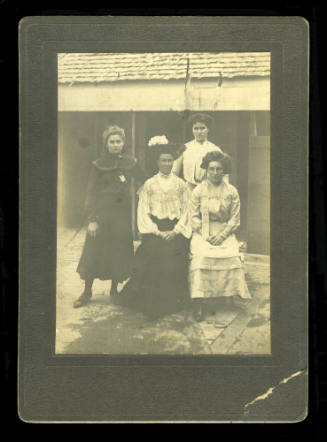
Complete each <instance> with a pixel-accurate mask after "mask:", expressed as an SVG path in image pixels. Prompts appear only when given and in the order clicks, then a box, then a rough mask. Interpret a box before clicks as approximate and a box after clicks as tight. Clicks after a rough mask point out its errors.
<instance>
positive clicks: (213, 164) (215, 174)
mask: <svg viewBox="0 0 327 442" xmlns="http://www.w3.org/2000/svg"><path fill="white" fill-rule="evenodd" d="M223 176H224V168H223V165H222V164H221V163H220V162H219V161H210V163H209V165H208V169H207V178H208V180H209V181H210V182H211V183H212V184H220V183H221V180H222V178H223Z"/></svg>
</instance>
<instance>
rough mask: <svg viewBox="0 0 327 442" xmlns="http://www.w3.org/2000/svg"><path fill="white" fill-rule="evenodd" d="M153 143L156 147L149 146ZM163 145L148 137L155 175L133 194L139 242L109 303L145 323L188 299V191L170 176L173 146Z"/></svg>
mask: <svg viewBox="0 0 327 442" xmlns="http://www.w3.org/2000/svg"><path fill="white" fill-rule="evenodd" d="M156 139H157V141H158V142H159V143H160V144H155V143H156ZM150 141H151V140H150ZM165 141H167V143H168V140H166V139H165V137H154V143H153V144H154V145H150V147H149V148H148V149H149V150H151V151H152V154H153V153H155V157H156V163H157V173H156V174H155V175H154V176H153V177H152V178H150V179H148V180H147V181H146V182H145V183H144V185H143V187H142V189H141V192H140V195H139V204H138V212H137V223H138V229H139V232H140V233H141V234H142V243H141V245H140V246H139V248H138V249H137V252H136V256H135V267H134V269H133V272H132V276H131V278H130V280H129V281H128V283H127V284H126V286H125V287H124V289H123V290H122V292H121V294H120V296H119V297H118V298H116V299H114V300H113V302H114V303H118V304H120V305H124V306H126V307H129V308H132V309H134V310H137V311H141V312H143V313H144V314H146V316H148V317H149V318H150V319H156V318H158V317H160V316H164V315H166V314H169V313H174V312H177V311H179V310H181V309H183V308H184V307H185V305H186V303H187V302H188V300H189V294H188V282H187V274H188V263H189V258H188V253H189V239H190V237H191V233H192V229H191V224H190V217H189V202H190V192H189V190H188V188H187V185H186V184H185V182H184V181H183V180H182V179H181V178H178V177H177V176H176V175H174V174H173V173H172V166H173V162H174V159H176V155H177V154H178V147H177V146H174V145H171V144H162V143H164V142H165ZM150 144H151V143H150ZM158 169H159V171H158Z"/></svg>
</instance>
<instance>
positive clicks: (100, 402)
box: [18, 16, 309, 422]
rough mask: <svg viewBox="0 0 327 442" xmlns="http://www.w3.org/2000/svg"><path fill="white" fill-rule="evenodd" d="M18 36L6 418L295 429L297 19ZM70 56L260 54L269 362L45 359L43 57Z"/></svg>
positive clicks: (299, 194)
mask: <svg viewBox="0 0 327 442" xmlns="http://www.w3.org/2000/svg"><path fill="white" fill-rule="evenodd" d="M19 40H20V42H19V53H20V54H19V57H20V104H19V110H20V211H21V212H20V214H21V217H20V299H19V366H18V409H19V416H20V418H21V419H22V420H24V421H27V422H299V421H301V420H303V419H304V418H305V417H306V415H307V400H308V399H307V396H308V386H307V367H308V357H307V356H308V354H307V351H308V348H307V342H308V336H307V335H308V324H307V320H308V312H307V217H308V215H307V205H308V191H307V184H308V168H307V167H308V165H307V158H308V48H309V28H308V23H307V22H306V21H305V20H304V19H302V18H300V17H118V16H117V17H112V16H111V17H68V16H66V17H27V18H25V19H23V20H22V21H21V23H20V27H19ZM79 51H80V52H86V51H87V52H110V51H113V52H144V51H146V52H161V51H165V52H169V51H172V52H175V51H176V52H177V51H181V52H182V51H188V52H190V51H200V52H202V51H203V52H208V51H234V52H235V51H249V52H250V51H270V52H271V57H272V58H271V60H272V68H271V309H272V310H271V324H272V326H271V333H272V354H271V356H255V355H254V356H251V357H250V356H239V355H235V356H214V355H212V356H210V357H209V356H126V355H125V356H119V355H117V356H109V355H94V356H89V355H78V356H76V355H72V356H70V355H65V356H63V355H55V353H54V330H55V312H56V222H57V218H56V216H57V214H56V201H57V199H56V198H57V77H56V72H57V71H56V63H57V57H56V54H57V53H58V52H79ZM250 403H251V404H252V405H253V406H251V407H249V406H248V405H247V404H250Z"/></svg>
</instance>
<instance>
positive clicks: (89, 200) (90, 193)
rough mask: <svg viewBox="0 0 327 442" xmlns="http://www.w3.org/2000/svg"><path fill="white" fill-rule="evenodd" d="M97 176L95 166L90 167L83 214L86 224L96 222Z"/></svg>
mask: <svg viewBox="0 0 327 442" xmlns="http://www.w3.org/2000/svg"><path fill="white" fill-rule="evenodd" d="M97 176H98V174H97V171H96V168H95V166H93V165H92V167H91V171H90V175H89V181H88V184H87V189H86V198H85V214H86V220H87V222H88V223H91V222H95V221H96V220H97V213H96V194H97Z"/></svg>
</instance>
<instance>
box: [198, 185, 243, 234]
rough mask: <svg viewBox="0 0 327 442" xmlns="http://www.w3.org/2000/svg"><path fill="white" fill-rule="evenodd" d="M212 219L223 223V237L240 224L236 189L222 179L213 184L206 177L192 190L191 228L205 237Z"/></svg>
mask: <svg viewBox="0 0 327 442" xmlns="http://www.w3.org/2000/svg"><path fill="white" fill-rule="evenodd" d="M212 221H213V222H214V221H218V222H220V223H223V224H224V228H223V230H222V232H221V236H222V237H223V238H227V237H228V236H229V235H230V234H232V233H233V232H234V231H235V230H236V229H237V228H238V227H239V225H240V198H239V195H238V191H237V189H236V188H235V187H234V186H232V185H231V184H229V183H226V182H225V181H224V180H222V182H221V183H220V184H219V185H218V186H215V185H213V184H212V183H210V182H209V181H208V180H207V179H206V180H204V181H203V182H202V183H201V184H199V185H198V186H197V187H196V188H195V189H194V190H193V192H192V199H191V223H192V230H193V231H195V232H198V233H200V234H202V236H203V237H204V238H206V237H208V236H209V224H210V222H212Z"/></svg>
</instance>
